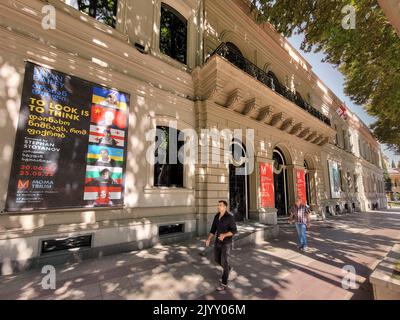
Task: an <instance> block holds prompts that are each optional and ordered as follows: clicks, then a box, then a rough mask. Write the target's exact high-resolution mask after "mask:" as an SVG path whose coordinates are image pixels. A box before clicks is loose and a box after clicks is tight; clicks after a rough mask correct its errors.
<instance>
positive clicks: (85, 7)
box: [65, 0, 118, 28]
mask: <svg viewBox="0 0 400 320" xmlns="http://www.w3.org/2000/svg"><path fill="white" fill-rule="evenodd" d="M117 2H118V1H117V0H109V1H105V0H66V1H65V3H66V4H67V5H70V6H71V7H74V8H75V9H77V10H79V11H81V12H83V13H86V14H87V15H89V16H91V17H93V18H95V19H96V20H97V21H100V22H102V23H105V24H107V25H109V26H111V27H113V28H115V24H116V21H117Z"/></svg>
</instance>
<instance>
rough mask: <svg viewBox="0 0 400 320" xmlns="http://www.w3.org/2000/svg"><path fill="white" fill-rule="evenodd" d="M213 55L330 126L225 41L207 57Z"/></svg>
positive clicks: (313, 110) (311, 108)
mask: <svg viewBox="0 0 400 320" xmlns="http://www.w3.org/2000/svg"><path fill="white" fill-rule="evenodd" d="M214 55H219V56H221V57H223V58H225V59H226V60H228V61H229V62H230V63H232V64H234V65H235V66H236V67H238V68H239V69H241V70H243V71H244V72H246V73H247V74H248V75H250V76H252V77H253V78H255V79H257V80H258V81H259V82H261V83H262V84H264V85H266V86H267V87H269V88H270V89H271V90H273V91H275V92H276V93H277V94H279V95H281V96H282V97H284V98H285V99H287V100H289V101H291V102H293V103H294V104H296V105H297V106H299V107H300V108H302V109H303V110H305V111H307V112H308V113H309V114H311V115H312V116H313V117H315V118H317V119H318V120H320V121H322V122H324V123H325V124H326V125H328V126H331V121H330V119H329V118H328V117H327V116H325V115H324V114H322V113H321V112H320V111H319V110H317V109H316V108H314V107H313V106H311V105H310V104H309V103H307V102H306V101H304V100H303V98H302V97H301V96H300V95H299V94H298V93H296V94H295V93H293V92H292V91H291V90H289V89H288V88H286V87H285V86H283V85H281V84H280V83H279V81H278V79H277V78H276V77H274V76H273V75H272V74H269V73H267V72H265V71H264V70H262V69H260V68H259V67H257V66H256V65H255V64H254V63H252V62H251V61H249V60H247V59H246V58H244V57H243V56H242V55H241V54H240V52H237V51H236V50H235V49H233V48H230V47H229V46H227V44H226V43H221V44H220V45H219V47H218V48H217V49H216V50H215V51H214V52H213V53H212V54H211V56H210V57H209V58H208V59H210V58H211V57H213V56H214Z"/></svg>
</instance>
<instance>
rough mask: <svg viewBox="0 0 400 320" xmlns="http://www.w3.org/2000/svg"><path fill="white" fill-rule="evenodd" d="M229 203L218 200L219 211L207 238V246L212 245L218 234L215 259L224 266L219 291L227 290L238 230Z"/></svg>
mask: <svg viewBox="0 0 400 320" xmlns="http://www.w3.org/2000/svg"><path fill="white" fill-rule="evenodd" d="M227 207H228V203H227V202H226V201H225V200H220V201H218V213H217V214H216V215H215V217H214V220H213V223H212V226H211V230H210V234H209V235H208V238H207V240H206V247H209V246H210V242H211V240H212V238H213V237H214V235H216V239H215V244H214V258H215V261H216V262H217V263H218V264H219V265H220V266H221V267H222V268H223V273H222V279H221V284H220V285H219V286H218V287H217V291H222V290H225V289H226V288H227V286H228V278H229V272H230V271H231V266H230V265H229V255H230V253H231V250H232V237H233V235H234V234H235V233H236V232H237V228H236V223H235V219H234V217H233V214H231V213H230V212H228V211H227Z"/></svg>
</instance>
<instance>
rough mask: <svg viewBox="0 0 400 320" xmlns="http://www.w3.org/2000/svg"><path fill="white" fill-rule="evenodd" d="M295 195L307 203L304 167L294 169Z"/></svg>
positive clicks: (303, 202)
mask: <svg viewBox="0 0 400 320" xmlns="http://www.w3.org/2000/svg"><path fill="white" fill-rule="evenodd" d="M296 186H297V197H298V198H299V199H300V200H301V203H302V204H307V192H306V173H305V171H304V169H296Z"/></svg>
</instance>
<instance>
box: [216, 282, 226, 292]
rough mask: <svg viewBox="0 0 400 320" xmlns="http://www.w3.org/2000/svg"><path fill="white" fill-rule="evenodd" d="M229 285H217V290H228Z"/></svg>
mask: <svg viewBox="0 0 400 320" xmlns="http://www.w3.org/2000/svg"><path fill="white" fill-rule="evenodd" d="M227 287H228V286H227V285H226V284H222V283H221V284H220V285H219V286H218V287H217V289H216V290H217V291H224V290H226V288H227Z"/></svg>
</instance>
